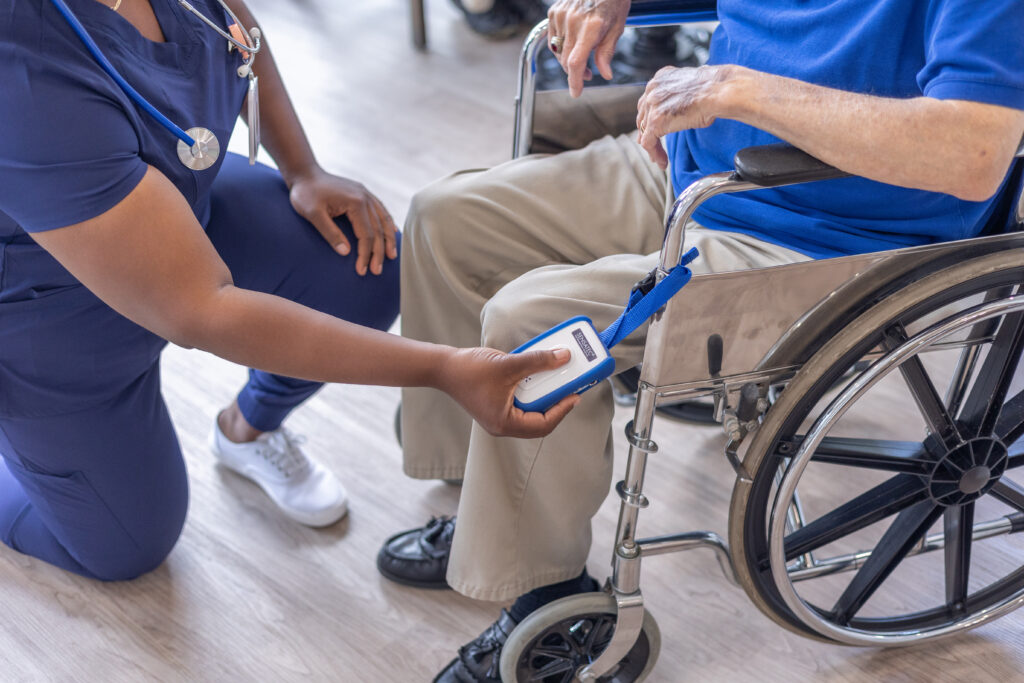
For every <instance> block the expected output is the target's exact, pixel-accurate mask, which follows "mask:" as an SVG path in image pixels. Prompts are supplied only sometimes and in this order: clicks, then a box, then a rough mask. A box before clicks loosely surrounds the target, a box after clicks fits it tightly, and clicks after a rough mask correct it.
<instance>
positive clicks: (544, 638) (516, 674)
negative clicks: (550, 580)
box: [500, 592, 661, 683]
mask: <svg viewBox="0 0 1024 683" xmlns="http://www.w3.org/2000/svg"><path fill="white" fill-rule="evenodd" d="M616 612H617V607H616V604H615V598H613V597H612V596H611V595H609V594H608V593H604V592H595V593H581V594H580V595H571V596H569V597H567V598H562V599H561V600H556V601H554V602H552V603H550V604H548V605H545V606H544V607H541V608H540V609H538V610H537V611H536V612H534V613H532V614H530V615H529V616H528V617H526V618H525V619H523V621H522V622H521V623H520V624H519V625H518V626H517V627H516V628H515V630H513V631H512V633H511V634H510V635H509V637H508V640H507V641H506V642H505V645H504V647H502V649H501V662H500V664H501V680H502V681H503V683H526V682H527V681H531V682H534V683H571V681H574V680H575V674H576V671H577V670H578V669H580V668H581V667H583V666H586V665H587V664H589V663H590V662H592V661H593V660H594V659H596V658H597V657H598V656H599V655H600V654H601V653H602V652H603V651H604V649H605V648H606V647H607V646H608V643H609V641H610V640H611V637H612V633H614V631H615V622H616ZM660 651H661V631H659V630H658V623H657V622H656V621H654V617H652V616H651V614H650V612H648V611H647V610H644V621H643V626H642V628H641V630H640V635H639V636H637V640H636V643H635V644H634V645H633V648H632V649H631V650H630V651H629V653H627V654H626V656H625V657H623V658H622V659H621V660H620V661H619V664H618V666H617V667H616V668H615V669H614V670H612V672H611V673H609V674H607V675H605V676H602V677H601V678H599V679H598V681H600V683H632V682H633V681H642V680H644V679H645V678H646V677H647V675H648V674H649V673H650V672H651V669H653V668H654V663H655V662H656V661H657V659H658V654H659V652H660Z"/></svg>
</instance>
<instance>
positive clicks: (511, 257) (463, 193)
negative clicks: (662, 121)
mask: <svg viewBox="0 0 1024 683" xmlns="http://www.w3.org/2000/svg"><path fill="white" fill-rule="evenodd" d="M671 200H672V195H671V187H670V183H669V182H668V178H667V175H666V173H665V172H664V171H661V170H660V169H659V168H658V167H657V166H656V165H654V164H652V163H651V162H650V161H649V160H648V159H647V155H646V153H644V151H643V150H642V149H641V148H640V147H639V146H638V145H637V144H636V143H635V142H634V141H633V140H632V139H631V138H629V137H626V136H622V137H618V138H611V137H605V138H602V139H601V140H598V141H596V142H593V143H591V144H590V145H588V146H587V147H585V148H583V149H581V150H576V151H571V152H563V153H562V154H558V155H555V156H541V155H535V156H530V157H526V158H523V159H518V160H515V161H511V162H508V163H505V164H502V165H501V166H498V167H496V168H493V169H491V170H487V171H466V172H462V173H457V174H455V175H453V176H450V177H448V178H445V179H443V180H441V181H439V182H437V183H434V184H433V185H430V186H429V187H427V188H426V189H424V190H423V191H422V192H420V193H419V194H418V195H417V196H416V197H415V198H414V199H413V203H412V207H411V208H410V213H409V220H408V221H407V223H406V226H405V235H404V239H403V245H402V333H403V334H404V335H405V336H407V337H411V338H413V339H421V340H426V341H432V342H439V343H444V344H450V345H453V346H477V345H484V346H489V347H493V348H497V349H501V350H503V351H508V350H511V349H513V348H515V347H516V346H518V345H519V344H521V343H522V342H524V341H526V340H528V339H530V338H532V337H534V336H535V335H537V334H539V333H540V332H543V331H544V330H547V329H548V328H550V327H552V326H553V325H555V324H557V323H559V322H561V321H563V320H565V319H566V318H569V317H571V316H574V315H586V316H589V317H590V318H591V319H592V320H593V321H594V325H595V326H596V327H597V329H598V330H601V329H604V328H605V327H606V326H607V325H608V324H610V323H611V322H612V321H613V320H614V319H615V318H616V317H617V316H618V315H619V313H620V312H621V311H622V307H623V305H624V304H625V301H626V298H627V296H628V294H629V291H630V288H631V287H632V286H633V284H635V283H636V282H637V281H638V280H640V279H641V278H643V276H644V275H646V274H647V273H648V272H649V271H650V270H651V268H653V267H654V266H655V265H657V261H658V250H659V249H660V248H661V242H662V236H663V233H664V218H665V215H666V211H667V209H668V208H669V207H670V206H671ZM686 242H687V247H689V246H696V247H698V249H699V250H700V254H701V255H700V258H698V259H697V260H696V261H694V262H693V263H692V264H691V265H690V268H691V269H693V270H694V272H713V271H725V270H739V269H745V268H752V267H763V266H768V265H776V264H782V263H790V262H793V261H798V260H803V259H804V258H805V257H804V256H802V255H800V254H799V253H797V252H794V251H791V250H788V249H784V248H782V247H778V246H775V245H772V244H767V243H765V242H761V241H759V240H756V239H754V238H752V237H748V236H746V235H742V234H738V233H727V232H721V231H713V230H706V229H703V228H701V227H699V226H691V227H690V229H689V230H688V232H687V238H686ZM645 334H646V328H641V329H640V330H638V331H637V332H635V333H634V334H632V335H630V336H629V337H628V338H627V339H626V340H624V341H623V342H622V343H621V344H619V345H618V346H616V347H615V348H614V349H613V350H612V355H613V356H614V357H615V360H616V364H617V368H618V369H619V370H624V369H627V368H629V367H632V366H634V365H636V364H638V363H639V362H640V361H641V359H642V356H643V340H644V335H645ZM613 411H614V402H613V400H612V395H611V387H610V386H609V384H608V383H607V382H603V383H601V384H600V385H598V386H597V387H594V388H593V389H591V390H590V391H589V392H587V393H586V394H584V396H583V400H582V401H580V403H579V405H578V406H577V407H576V408H575V409H574V410H573V411H572V413H570V414H569V416H568V417H566V418H565V420H564V421H563V422H562V424H561V425H560V426H559V427H558V428H557V429H556V430H555V431H554V432H553V433H552V434H550V435H549V436H547V437H545V438H543V439H532V440H526V439H512V438H497V437H493V436H491V435H489V434H488V433H487V432H485V431H484V430H483V429H481V428H480V427H479V426H478V425H475V424H473V423H472V421H471V420H470V418H469V416H468V415H467V414H466V413H465V411H463V410H462V408H460V407H459V406H458V404H456V403H455V402H454V401H452V400H451V399H450V398H448V397H447V396H446V395H444V394H442V393H441V392H439V391H435V390H432V389H406V390H404V391H403V393H402V434H403V442H404V449H405V472H406V473H407V474H409V475H410V476H413V477H417V478H423V479H457V478H460V477H461V478H463V479H464V484H463V489H462V498H461V501H460V503H459V512H458V523H457V524H456V531H455V539H454V542H453V546H452V555H451V559H450V562H449V567H448V582H449V583H450V584H451V586H452V587H453V588H455V589H456V590H457V591H459V592H460V593H463V594H465V595H468V596H470V597H473V598H477V599H481V600H509V599H512V598H514V597H516V596H518V595H520V594H522V593H524V592H526V591H529V590H531V589H533V588H536V587H538V586H543V585H547V584H551V583H556V582H559V581H564V580H566V579H569V578H572V577H575V576H578V575H579V573H580V571H581V570H582V569H583V566H584V564H585V562H586V558H587V554H588V551H589V548H590V540H591V533H590V519H591V517H592V516H593V515H594V514H595V513H596V512H597V510H598V507H599V506H600V505H601V502H602V501H603V500H604V498H605V496H606V495H607V493H608V490H609V487H610V484H611V477H612V470H611V467H612V443H613V442H612V435H611V429H610V424H611V420H612V414H613Z"/></svg>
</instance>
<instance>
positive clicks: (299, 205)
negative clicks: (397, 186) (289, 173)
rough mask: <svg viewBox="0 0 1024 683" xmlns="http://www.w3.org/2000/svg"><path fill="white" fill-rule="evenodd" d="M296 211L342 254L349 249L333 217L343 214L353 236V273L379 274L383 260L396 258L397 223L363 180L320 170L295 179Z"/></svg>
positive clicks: (294, 196) (294, 205)
mask: <svg viewBox="0 0 1024 683" xmlns="http://www.w3.org/2000/svg"><path fill="white" fill-rule="evenodd" d="M289 196H290V199H291V203H292V207H293V208H294V209H295V211H296V212H297V213H298V214H299V215H300V216H302V217H303V218H305V219H306V220H307V221H309V222H310V223H312V224H313V227H315V228H316V229H317V232H319V233H320V234H321V235H322V236H323V238H324V239H325V240H327V242H328V244H330V245H331V248H332V249H334V250H335V251H336V252H338V253H339V254H341V255H342V256H347V255H348V254H349V253H351V251H352V245H351V244H350V243H349V240H348V238H347V237H346V236H345V233H344V232H342V231H341V228H339V227H338V225H337V223H335V222H334V219H335V218H337V217H338V216H345V217H346V218H347V219H348V221H349V223H350V224H351V225H352V232H353V233H355V236H356V240H357V242H356V272H357V273H359V274H360V275H366V271H367V270H369V271H370V272H371V273H373V274H374V275H380V274H381V272H382V271H383V269H384V259H385V258H388V259H395V258H398V243H397V242H398V240H397V238H396V237H395V235H396V233H397V232H398V226H397V225H395V221H394V220H393V219H392V218H391V214H390V213H388V210H387V209H386V208H384V204H383V203H382V202H381V201H380V200H379V199H377V197H376V196H374V194H373V193H372V192H370V191H369V190H367V189H366V187H364V186H363V184H362V183H359V182H356V181H354V180H349V179H347V178H339V177H338V176H334V175H331V174H329V173H326V172H325V171H323V170H321V169H316V170H315V171H313V172H311V173H309V174H307V175H304V176H301V177H299V178H297V179H296V180H295V181H294V182H293V183H292V184H291V188H290V195H289Z"/></svg>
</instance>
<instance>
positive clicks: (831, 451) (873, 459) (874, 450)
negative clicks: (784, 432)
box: [780, 436, 935, 475]
mask: <svg viewBox="0 0 1024 683" xmlns="http://www.w3.org/2000/svg"><path fill="white" fill-rule="evenodd" d="M803 439H804V437H803V436H795V437H793V438H792V439H790V440H788V441H786V442H784V443H788V444H789V446H784V447H782V448H783V449H788V452H796V450H797V448H799V445H800V443H801V442H802V441H803ZM780 446H781V443H780ZM811 460H813V461H814V462H823V463H828V464H831V465H845V466H847V467H863V468H866V469H871V470H884V471H887V472H906V473H908V474H922V475H923V474H927V473H928V472H929V471H930V470H931V468H932V467H933V466H934V465H935V462H934V461H933V460H932V459H931V458H930V457H929V456H928V455H927V454H926V452H925V449H924V444H922V443H921V442H919V441H886V440H883V439H850V438H846V437H840V436H826V437H825V438H824V439H822V441H821V444H820V445H819V446H818V448H817V450H815V451H814V455H813V456H812V457H811Z"/></svg>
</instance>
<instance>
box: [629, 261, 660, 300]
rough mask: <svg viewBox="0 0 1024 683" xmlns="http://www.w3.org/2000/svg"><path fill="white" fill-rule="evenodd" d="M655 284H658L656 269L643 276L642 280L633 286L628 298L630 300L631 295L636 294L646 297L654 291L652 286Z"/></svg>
mask: <svg viewBox="0 0 1024 683" xmlns="http://www.w3.org/2000/svg"><path fill="white" fill-rule="evenodd" d="M656 284H658V269H657V268H654V269H653V270H651V272H649V273H647V275H645V276H644V279H643V280H640V281H639V282H637V283H636V284H635V285H633V289H631V290H630V291H629V294H630V297H631V298H632V295H634V294H636V293H637V292H639V293H640V295H641V296H647V293H648V292H650V291H651V290H652V289H654V285H656Z"/></svg>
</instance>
